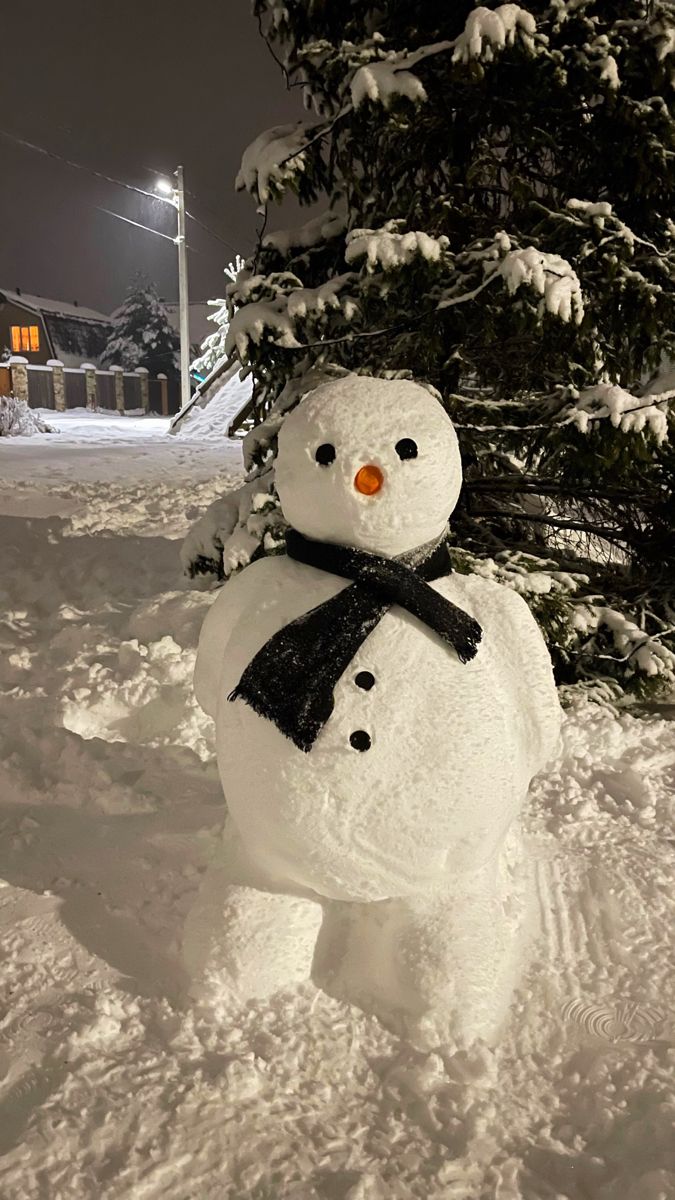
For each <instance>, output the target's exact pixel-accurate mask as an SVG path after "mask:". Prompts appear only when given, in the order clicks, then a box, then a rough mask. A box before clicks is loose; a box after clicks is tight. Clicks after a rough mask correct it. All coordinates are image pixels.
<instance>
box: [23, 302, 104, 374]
mask: <svg viewBox="0 0 675 1200" xmlns="http://www.w3.org/2000/svg"><path fill="white" fill-rule="evenodd" d="M111 328H112V326H111V323H110V318H109V317H107V316H106V315H105V313H100V312H96V310H95V309H93V308H83V307H81V306H80V305H79V304H66V303H64V302H63V301H62V300H47V299H45V297H44V296H29V295H27V294H26V293H25V292H10V291H7V290H5V289H4V288H2V289H0V356H1V355H2V352H3V351H5V350H6V351H9V353H10V354H20V355H21V356H22V357H23V358H26V359H27V360H28V362H29V363H46V362H48V361H49V359H50V358H57V359H60V361H61V362H62V363H63V364H64V366H66V367H79V366H80V365H81V364H82V363H83V362H91V363H94V365H95V366H98V356H99V355H100V354H101V352H102V350H103V347H104V346H105V344H106V342H107V340H108V337H109V336H110V331H111Z"/></svg>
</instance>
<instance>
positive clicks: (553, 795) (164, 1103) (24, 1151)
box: [0, 413, 675, 1200]
mask: <svg viewBox="0 0 675 1200" xmlns="http://www.w3.org/2000/svg"><path fill="white" fill-rule="evenodd" d="M50 419H51V420H52V421H53V420H54V417H53V414H50ZM56 420H57V423H58V425H59V428H60V430H61V432H60V433H59V434H58V435H51V436H50V435H40V436H37V437H33V438H30V439H22V438H16V439H7V440H6V441H5V440H4V439H3V441H2V442H0V594H1V595H2V607H1V609H0V625H1V632H0V645H1V648H2V657H1V658H0V880H2V881H3V882H2V885H1V886H0V963H1V964H2V966H1V969H0V1196H2V1198H3V1200H137V1198H138V1200H141V1198H142V1200H160V1197H161V1198H165V1197H168V1198H169V1200H211V1198H213V1200H242V1198H244V1197H246V1198H248V1197H250V1198H251V1200H412V1198H416V1200H417V1198H418V1200H432V1198H433V1200H436V1198H438V1200H488V1198H489V1200H520V1198H521V1197H522V1198H526V1200H673V1197H675V1137H673V1120H674V1119H675V1089H674V1087H673V1079H674V1074H675V1020H674V1019H673V1016H672V1007H671V1006H672V999H673V981H674V979H675V964H674V962H673V945H672V931H673V927H674V917H675V896H674V895H673V890H672V882H671V881H672V876H673V867H674V866H675V839H674V837H673V831H672V817H673V799H672V786H673V782H674V780H675V724H673V723H672V722H671V723H669V722H665V721H659V720H658V719H655V718H650V719H646V720H642V721H640V720H637V719H636V718H634V717H631V716H628V715H623V716H620V717H617V716H612V715H611V714H610V713H608V712H606V711H603V710H600V709H597V708H593V707H590V706H583V707H582V706H580V707H578V708H577V709H575V710H574V711H573V712H572V713H571V714H570V716H569V717H568V720H567V724H566V735H565V751H564V755H563V757H562V758H561V760H560V762H559V763H557V764H555V765H554V767H553V768H552V769H551V771H550V772H549V773H548V774H547V775H546V777H544V778H541V779H540V780H538V781H537V784H536V786H535V788H534V790H533V796H532V807H531V814H530V816H529V819H528V832H529V839H530V843H531V850H532V862H533V874H534V877H535V880H536V885H537V892H538V897H539V918H540V929H539V936H538V942H537V947H536V950H535V953H534V957H533V961H532V964H531V966H530V968H529V970H528V972H527V974H526V976H525V978H524V979H523V981H522V986H521V988H520V991H519V993H518V996H517V998H516V1002H515V1004H514V1006H513V1011H512V1016H511V1019H510V1022H509V1025H508V1028H507V1029H506V1031H505V1033H504V1037H503V1039H502V1041H501V1043H500V1045H499V1046H498V1047H497V1048H496V1049H495V1050H490V1049H488V1048H486V1047H481V1046H478V1047H471V1048H466V1047H461V1046H456V1045H448V1046H444V1047H441V1048H439V1050H438V1051H437V1052H434V1053H431V1054H427V1053H422V1052H421V1051H417V1050H415V1049H413V1048H412V1047H411V1046H409V1045H406V1044H404V1043H402V1042H401V1041H400V1040H399V1039H398V1038H397V1037H396V1036H395V1035H394V1034H393V1033H390V1032H388V1031H387V1030H386V1029H383V1028H382V1027H381V1026H380V1025H379V1024H378V1023H377V1021H375V1020H374V1019H373V1018H371V1017H369V1016H368V1015H366V1014H363V1013H361V1012H360V1011H358V1010H356V1009H350V1008H348V1007H347V1006H346V1005H344V1004H342V1003H340V1002H338V1001H337V1000H335V999H332V998H330V997H328V996H326V995H324V994H322V993H320V992H317V991H316V990H315V989H314V988H313V987H312V986H311V985H308V986H307V987H305V988H304V989H303V990H301V991H300V992H298V993H297V994H293V995H286V996H282V997H277V998H276V999H275V1000H274V1001H272V1002H269V1003H264V1004H263V1003H257V1004H252V1005H251V1006H250V1007H249V1008H247V1009H246V1011H244V1012H242V1013H241V1015H240V1019H238V1020H237V1021H235V1022H233V1023H232V1024H231V1025H230V1026H228V1027H226V1028H214V1027H212V1026H211V1025H209V1024H208V1022H205V1021H204V1020H203V1019H197V1017H196V1016H195V1014H194V1013H192V1012H191V1011H190V1009H189V1007H188V1006H187V1005H186V1004H185V1003H184V1001H183V999H182V995H183V987H184V979H183V976H182V972H181V967H180V962H179V958H178V955H177V942H178V939H179V936H180V931H181V928H182V924H183V921H184V918H185V914H186V912H187V911H188V908H189V906H190V904H191V900H192V897H193V895H194V893H195V890H196V888H197V885H198V882H199V878H200V875H201V872H202V871H203V869H204V866H205V863H206V861H207V859H208V857H209V854H210V853H211V852H212V850H213V849H214V847H215V846H216V845H217V833H218V829H219V827H220V824H221V821H222V815H223V814H222V801H221V795H220V787H219V783H218V778H217V772H216V769H215V764H214V760H213V752H212V727H211V725H210V722H209V721H208V719H207V718H206V717H204V715H203V714H202V713H201V712H200V710H199V709H198V708H197V707H196V705H195V703H194V700H193V698H192V691H191V672H192V666H193V662H194V655H195V648H196V641H197V637H198V632H199V627H200V624H201V621H202V619H203V616H204V614H205V612H206V611H207V609H208V606H209V604H210V602H211V600H212V596H211V595H210V594H209V593H204V592H194V591H190V590H187V589H186V586H185V585H184V582H183V581H182V579H181V577H180V571H179V566H178V546H179V541H178V539H179V538H180V537H181V536H182V534H183V533H184V531H185V530H186V528H187V526H188V524H189V523H190V521H191V520H193V519H194V518H195V517H196V516H197V515H198V513H199V512H201V511H202V510H203V509H204V507H205V506H206V505H207V504H208V503H209V502H210V501H211V500H212V499H213V497H214V496H215V495H217V494H219V493H220V492H222V491H223V490H226V489H227V488H230V487H232V486H234V484H235V483H236V481H237V478H238V476H240V473H241V465H240V446H239V445H238V444H235V443H231V442H228V441H226V440H225V439H218V440H211V441H201V440H199V439H198V438H190V439H185V440H182V439H180V438H172V437H168V436H165V434H166V428H167V425H168V422H165V421H162V420H159V419H153V418H138V419H134V418H129V417H124V418H121V417H117V416H115V414H108V415H88V414H85V413H79V414H67V415H64V416H62V417H57V418H56Z"/></svg>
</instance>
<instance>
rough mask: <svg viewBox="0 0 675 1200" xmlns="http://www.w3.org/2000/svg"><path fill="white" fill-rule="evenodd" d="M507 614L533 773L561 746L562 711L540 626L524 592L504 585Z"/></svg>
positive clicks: (517, 692)
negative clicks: (518, 591) (519, 592)
mask: <svg viewBox="0 0 675 1200" xmlns="http://www.w3.org/2000/svg"><path fill="white" fill-rule="evenodd" d="M501 590H502V593H503V595H502V602H503V605H504V608H505V610H506V615H507V618H508V630H509V634H508V636H509V646H508V654H509V658H510V660H511V663H512V666H513V682H514V699H515V702H516V703H517V705H518V710H519V717H520V719H521V721H522V724H523V732H524V736H525V739H526V743H527V747H528V751H529V758H530V763H531V769H532V774H533V775H536V773H537V772H538V771H541V770H542V768H543V767H545V766H546V764H547V763H548V762H550V760H551V759H552V758H555V756H556V754H557V753H558V751H559V748H560V728H561V724H562V711H561V708H560V701H559V700H558V693H557V690H556V686H555V680H554V678H553V667H552V664H551V656H550V654H549V652H548V648H547V646H546V642H545V641H544V638H543V635H542V632H541V629H540V628H539V625H538V624H537V622H536V620H535V618H534V617H533V615H532V612H531V611H530V608H529V605H528V604H527V602H526V601H525V600H524V599H523V597H522V596H520V595H518V593H517V592H514V591H513V589H512V588H507V587H502V589H501Z"/></svg>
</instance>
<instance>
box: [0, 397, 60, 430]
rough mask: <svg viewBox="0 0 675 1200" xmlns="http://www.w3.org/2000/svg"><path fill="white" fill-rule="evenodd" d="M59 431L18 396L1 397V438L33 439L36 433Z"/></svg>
mask: <svg viewBox="0 0 675 1200" xmlns="http://www.w3.org/2000/svg"><path fill="white" fill-rule="evenodd" d="M56 432H57V430H55V429H53V428H52V426H51V425H48V424H47V422H46V421H45V420H43V418H42V417H41V416H40V414H39V413H36V412H35V411H34V410H33V409H32V408H29V407H28V403H27V401H26V400H21V399H19V397H18V396H0V437H32V435H33V434H34V433H56Z"/></svg>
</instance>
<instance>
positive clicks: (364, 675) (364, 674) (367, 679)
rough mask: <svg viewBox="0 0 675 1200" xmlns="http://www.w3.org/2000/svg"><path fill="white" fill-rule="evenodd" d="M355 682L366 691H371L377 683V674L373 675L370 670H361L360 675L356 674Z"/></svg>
mask: <svg viewBox="0 0 675 1200" xmlns="http://www.w3.org/2000/svg"><path fill="white" fill-rule="evenodd" d="M354 683H355V684H356V686H357V687H360V688H363V690H364V692H369V691H370V689H371V687H372V686H373V684H374V683H375V676H374V675H371V673H370V671H359V673H358V675H355V676H354Z"/></svg>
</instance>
